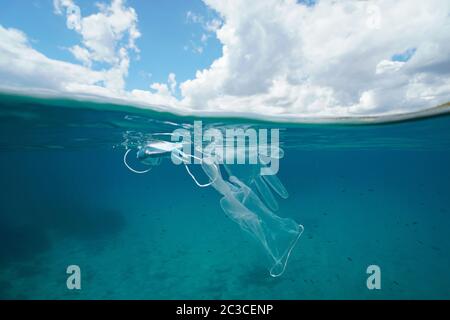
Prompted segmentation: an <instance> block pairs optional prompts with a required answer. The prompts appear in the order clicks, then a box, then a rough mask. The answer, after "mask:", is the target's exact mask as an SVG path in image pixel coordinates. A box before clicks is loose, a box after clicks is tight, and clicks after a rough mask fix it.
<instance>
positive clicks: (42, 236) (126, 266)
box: [0, 96, 450, 299]
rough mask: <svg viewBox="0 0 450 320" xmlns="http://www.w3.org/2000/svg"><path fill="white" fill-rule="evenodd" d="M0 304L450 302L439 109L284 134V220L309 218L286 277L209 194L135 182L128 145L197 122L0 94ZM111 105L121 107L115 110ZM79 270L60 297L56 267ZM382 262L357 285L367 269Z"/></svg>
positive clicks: (447, 149)
mask: <svg viewBox="0 0 450 320" xmlns="http://www.w3.org/2000/svg"><path fill="white" fill-rule="evenodd" d="M0 98H1V99H0V124H1V126H0V131H1V134H0V164H1V166H0V185H1V193H0V203H1V207H0V241H1V246H0V298H2V299H16V298H20V299H135V298H143V299H400V298H413V299H418V298H423V299H431V298H438V299H441V298H447V299H448V298H450V277H449V275H448V270H449V266H450V236H449V230H450V209H449V206H448V199H449V196H450V168H449V165H448V164H449V163H450V129H449V128H450V116H448V115H445V114H444V115H441V116H437V117H432V118H427V119H420V120H417V121H408V122H399V123H391V124H381V125H333V124H327V125H311V124H310V125H306V124H299V125H293V124H290V125H287V124H281V123H270V124H269V123H264V122H255V121H251V120H239V119H202V120H203V122H204V124H205V125H208V126H214V127H217V128H223V127H225V126H226V127H242V126H245V127H246V128H248V127H254V128H280V129H281V135H280V142H281V145H282V148H283V150H284V154H285V156H284V158H283V159H282V160H281V162H280V171H279V173H278V177H279V178H280V180H281V181H282V182H283V184H284V185H285V187H286V189H287V190H288V191H289V195H290V196H289V198H288V199H285V200H283V199H279V206H280V208H279V211H278V212H277V214H278V215H279V216H282V217H287V218H291V219H294V220H295V221H297V222H298V223H300V224H302V225H303V226H304V228H305V229H304V233H303V234H302V236H301V237H300V240H299V241H298V243H297V246H296V247H295V248H294V249H293V251H292V254H291V257H290V260H289V262H288V264H287V267H286V271H285V272H284V274H283V275H282V276H280V277H277V278H273V277H271V276H270V275H269V272H268V264H267V259H266V258H267V257H266V256H265V253H264V250H262V247H261V245H260V244H259V243H258V242H257V241H255V240H254V239H253V238H252V237H250V236H249V235H248V234H247V233H245V232H243V231H242V230H241V229H240V228H239V226H238V225H237V224H236V223H234V222H233V221H231V220H230V219H229V218H228V217H227V216H226V215H225V214H224V212H223V211H222V209H221V207H220V204H219V201H220V198H221V197H220V195H219V194H218V192H216V191H215V190H214V189H213V188H199V187H198V186H196V185H195V183H194V182H193V181H192V179H191V178H190V177H189V175H188V174H187V173H186V171H185V169H184V168H183V166H176V165H174V164H173V163H172V162H170V161H164V162H163V163H162V164H161V165H160V166H158V167H155V168H154V169H153V170H152V171H150V172H149V173H147V174H143V175H137V174H133V173H132V172H130V171H129V170H127V169H126V167H125V166H124V164H123V162H122V157H123V154H124V152H125V147H124V146H125V145H127V146H133V145H139V143H142V142H143V141H145V140H146V139H147V137H148V136H149V135H150V134H152V133H156V132H172V131H173V130H174V129H176V128H179V127H182V126H185V127H187V126H189V125H192V124H193V120H194V119H193V118H185V117H177V116H174V115H169V114H157V113H153V112H144V111H136V110H133V109H129V108H126V107H117V106H110V105H95V104H89V103H82V102H76V101H64V100H43V99H33V98H24V97H10V96H1V97H0ZM113 109H116V110H113ZM73 264H75V265H79V266H80V268H81V274H82V277H81V279H82V280H81V283H82V289H81V290H79V291H77V290H74V291H71V290H68V289H67V287H66V279H67V276H68V275H67V274H66V268H67V266H69V265H73ZM372 264H376V265H378V266H380V268H381V285H382V287H381V290H373V291H371V290H368V289H367V287H366V279H367V277H368V275H367V274H366V268H367V266H369V265H372Z"/></svg>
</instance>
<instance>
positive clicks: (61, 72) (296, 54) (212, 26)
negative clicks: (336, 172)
mask: <svg viewBox="0 0 450 320" xmlns="http://www.w3.org/2000/svg"><path fill="white" fill-rule="evenodd" d="M449 40H450V1H448V0H426V1H425V0H397V1H391V0H365V1H364V0H341V1H334V0H298V1H295V0H258V1H251V0H228V1H222V0H203V1H202V0H167V1H147V0H99V1H97V2H94V1H89V0H15V1H13V0H0V90H1V91H3V92H23V93H27V94H30V93H36V94H44V95H50V96H64V97H75V98H87V99H96V100H101V101H113V102H120V103H127V104H132V105H137V106H140V107H145V108H155V109H158V110H161V109H162V110H167V111H171V112H181V113H197V114H198V113H200V114H201V113H211V112H220V113H222V114H229V113H230V114H232V113H236V112H239V113H246V114H255V115H258V116H267V117H277V116H283V117H286V116H289V117H293V118H296V117H298V118H304V117H341V116H364V115H382V114H392V113H405V112H411V111H416V110H420V109H424V108H430V107H434V106H437V105H440V104H443V103H447V102H449V101H450V41H449Z"/></svg>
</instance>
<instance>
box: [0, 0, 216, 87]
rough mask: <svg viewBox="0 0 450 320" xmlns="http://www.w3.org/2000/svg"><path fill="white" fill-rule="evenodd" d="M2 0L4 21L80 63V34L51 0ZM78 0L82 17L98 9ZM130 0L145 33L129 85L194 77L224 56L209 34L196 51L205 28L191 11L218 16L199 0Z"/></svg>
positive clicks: (48, 51)
mask: <svg viewBox="0 0 450 320" xmlns="http://www.w3.org/2000/svg"><path fill="white" fill-rule="evenodd" d="M0 3H1V10H0V23H1V24H2V25H3V26H5V27H13V28H16V29H20V30H22V31H23V32H25V33H26V34H27V35H28V37H29V39H30V40H31V42H32V45H33V47H34V48H35V49H37V50H38V51H40V52H42V53H44V54H45V55H47V56H48V57H50V58H53V59H58V60H64V61H69V62H73V63H77V61H76V59H75V58H74V57H73V55H72V54H71V53H70V52H69V51H68V50H67V48H69V47H72V46H73V45H76V44H78V43H79V42H80V40H81V36H80V35H78V34H77V33H75V32H73V30H69V29H68V28H66V27H65V25H66V21H65V17H64V16H60V15H56V14H55V13H54V7H53V1H52V0H14V1H10V0H1V1H0ZM77 4H78V5H79V6H80V8H81V12H82V15H83V16H87V15H90V14H93V13H95V12H96V11H97V8H96V6H95V2H94V1H92V0H80V1H77ZM127 4H128V5H129V6H130V7H133V8H134V9H135V10H136V12H137V13H138V18H139V30H140V32H141V34H142V36H141V37H140V38H139V39H138V40H137V45H138V47H139V48H140V51H141V52H140V54H139V58H138V56H137V55H131V59H132V63H131V65H130V69H129V75H128V77H127V81H126V89H128V90H130V89H143V90H144V89H148V86H149V84H150V83H152V82H165V81H166V80H167V76H168V74H169V73H170V72H175V73H176V75H177V81H179V82H182V81H185V80H187V79H191V78H193V77H195V72H196V71H197V70H199V69H204V68H207V67H208V66H209V65H211V63H212V62H213V61H214V60H215V59H217V58H218V57H220V55H221V50H222V46H221V44H220V43H219V41H218V40H217V39H216V38H215V37H214V35H211V36H210V37H209V38H208V41H207V43H206V44H205V45H203V51H202V52H201V53H199V52H197V51H195V47H196V46H200V45H202V43H201V36H202V34H204V33H205V30H204V29H203V28H202V26H201V24H199V23H194V22H192V21H190V20H189V19H188V18H187V13H188V12H192V13H194V14H196V15H199V16H202V17H204V18H205V19H212V18H215V17H217V14H216V13H215V12H213V11H212V10H211V9H209V8H208V7H207V6H206V5H205V4H204V3H203V2H202V1H201V0H189V1H186V0H184V1H183V0H170V1H142V0H128V1H127ZM97 67H101V66H100V65H98V66H97Z"/></svg>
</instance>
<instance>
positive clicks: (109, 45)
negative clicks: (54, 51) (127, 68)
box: [54, 0, 141, 64]
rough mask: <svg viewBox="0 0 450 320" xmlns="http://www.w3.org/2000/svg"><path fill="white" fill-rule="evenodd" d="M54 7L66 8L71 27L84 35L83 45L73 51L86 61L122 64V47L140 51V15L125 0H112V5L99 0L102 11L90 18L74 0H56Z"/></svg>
mask: <svg viewBox="0 0 450 320" xmlns="http://www.w3.org/2000/svg"><path fill="white" fill-rule="evenodd" d="M54 7H55V12H57V13H58V14H62V10H63V9H64V8H65V9H66V18H67V26H68V27H69V29H74V30H76V31H77V32H78V33H79V34H80V35H81V36H82V39H83V40H82V44H83V47H80V46H78V45H77V46H75V47H74V48H72V52H73V53H74V56H75V57H76V58H77V59H79V60H80V61H82V62H83V63H86V61H87V60H89V61H95V62H105V63H109V64H120V63H121V61H120V58H121V56H122V55H121V54H120V50H122V49H125V50H129V49H131V50H133V51H135V52H139V49H138V47H137V46H136V43H135V42H136V40H137V39H138V38H139V37H140V36H141V34H140V32H139V30H138V28H137V22H138V18H137V14H136V12H135V10H134V9H133V8H131V7H126V6H125V4H124V1H123V0H112V1H111V4H110V5H106V4H103V3H99V4H97V7H98V8H99V10H100V12H98V13H96V14H92V15H89V16H86V17H82V15H81V10H80V8H79V7H78V6H77V5H76V4H75V3H74V2H73V1H72V0H54ZM80 53H81V54H80ZM126 58H127V57H126Z"/></svg>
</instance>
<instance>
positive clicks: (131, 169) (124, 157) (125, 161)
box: [123, 149, 152, 174]
mask: <svg viewBox="0 0 450 320" xmlns="http://www.w3.org/2000/svg"><path fill="white" fill-rule="evenodd" d="M130 151H131V149H128V150H127V152H125V154H124V155H123V163H124V164H125V166H126V167H127V168H128V169H129V170H130V171H131V172H134V173H139V174H143V173H147V172H149V171H150V170H152V168H151V167H150V168H149V169H147V170H143V171H138V170H135V169H133V168H132V167H130V166H129V165H128V163H127V156H128V154H129V153H130Z"/></svg>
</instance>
